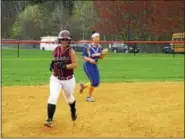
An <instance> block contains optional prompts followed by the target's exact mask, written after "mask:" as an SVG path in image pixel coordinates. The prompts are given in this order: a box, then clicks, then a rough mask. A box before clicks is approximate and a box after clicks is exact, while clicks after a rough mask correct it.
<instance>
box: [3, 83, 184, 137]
mask: <svg viewBox="0 0 185 139" xmlns="http://www.w3.org/2000/svg"><path fill="white" fill-rule="evenodd" d="M78 89H79V86H78V85H77V87H76V92H75V96H76V99H77V113H78V119H77V121H76V122H75V123H73V122H72V121H71V117H70V112H69V107H68V105H67V103H66V102H65V101H64V98H63V96H62V94H61V95H60V98H59V100H58V104H57V107H56V113H55V116H54V127H53V128H47V127H44V126H43V122H44V121H45V120H46V117H47V115H46V114H47V109H46V108H47V99H48V95H49V92H48V90H49V89H48V86H19V87H3V88H2V137H183V135H184V83H183V82H154V83H151V82H150V83H119V84H108V83H104V84H101V86H100V87H99V88H97V89H96V90H95V93H94V96H95V98H96V102H93V103H88V102H86V101H85V97H86V96H87V91H85V92H84V93H83V94H79V93H78Z"/></svg>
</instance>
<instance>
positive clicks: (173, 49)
mask: <svg viewBox="0 0 185 139" xmlns="http://www.w3.org/2000/svg"><path fill="white" fill-rule="evenodd" d="M173 57H175V45H174V48H173Z"/></svg>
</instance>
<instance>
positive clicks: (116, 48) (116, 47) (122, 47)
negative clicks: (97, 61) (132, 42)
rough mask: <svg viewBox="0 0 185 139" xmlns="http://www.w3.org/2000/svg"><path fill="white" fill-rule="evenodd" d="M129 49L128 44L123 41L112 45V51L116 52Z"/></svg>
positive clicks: (124, 51)
mask: <svg viewBox="0 0 185 139" xmlns="http://www.w3.org/2000/svg"><path fill="white" fill-rule="evenodd" d="M127 50H128V46H127V45H125V44H123V43H114V44H113V45H112V51H113V52H114V53H119V52H122V53H126V51H127Z"/></svg>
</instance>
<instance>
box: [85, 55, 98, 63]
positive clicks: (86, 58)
mask: <svg viewBox="0 0 185 139" xmlns="http://www.w3.org/2000/svg"><path fill="white" fill-rule="evenodd" d="M83 59H84V60H85V61H88V62H90V63H92V64H96V61H95V60H94V59H92V58H90V57H87V56H84V57H83Z"/></svg>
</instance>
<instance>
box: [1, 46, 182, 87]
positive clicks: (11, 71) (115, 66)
mask: <svg viewBox="0 0 185 139" xmlns="http://www.w3.org/2000/svg"><path fill="white" fill-rule="evenodd" d="M80 55H81V53H79V54H78V56H79V57H78V59H79V67H78V68H77V70H76V71H75V76H76V81H77V82H79V81H87V77H86V75H85V73H84V72H83V69H82V59H81V58H80ZM51 56H52V52H50V51H40V50H30V49H29V50H25V49H24V50H23V49H21V50H20V57H19V58H18V57H17V50H16V49H3V50H2V85H3V86H12V85H40V84H48V83H49V76H50V74H51V72H50V71H49V64H50V61H51ZM99 69H100V75H101V82H135V81H184V55H175V57H173V55H171V54H137V55H136V56H134V55H133V54H113V53H111V54H109V55H108V56H107V57H106V58H105V59H104V60H101V61H100V62H99Z"/></svg>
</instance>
